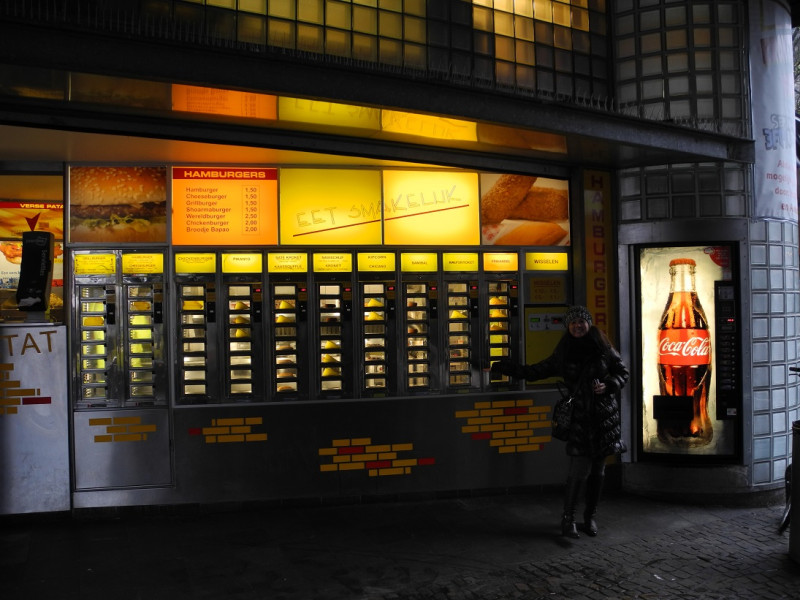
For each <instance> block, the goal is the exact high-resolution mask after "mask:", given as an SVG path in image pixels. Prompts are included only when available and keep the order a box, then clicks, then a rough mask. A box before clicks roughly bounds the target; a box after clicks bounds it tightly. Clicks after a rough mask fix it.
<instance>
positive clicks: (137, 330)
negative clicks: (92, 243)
mask: <svg viewBox="0 0 800 600" xmlns="http://www.w3.org/2000/svg"><path fill="white" fill-rule="evenodd" d="M163 260H164V257H163V253H161V252H124V253H121V252H120V251H107V250H98V251H76V252H74V253H73V254H72V272H73V275H74V289H75V296H74V299H73V304H74V306H73V310H72V320H73V327H74V329H73V331H75V332H76V335H75V338H74V339H75V342H74V344H73V354H74V356H75V357H76V361H75V364H76V365H78V369H77V370H76V371H75V373H76V381H75V383H74V385H73V396H74V397H73V406H74V407H76V408H93V407H123V406H153V405H165V404H166V402H167V393H166V392H167V390H166V364H165V359H166V353H165V347H164V333H165V331H164V328H165V323H164V310H163V308H164V306H163V305H164V263H163Z"/></svg>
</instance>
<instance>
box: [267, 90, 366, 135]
mask: <svg viewBox="0 0 800 600" xmlns="http://www.w3.org/2000/svg"><path fill="white" fill-rule="evenodd" d="M278 119H279V120H280V121H295V122H299V123H309V124H314V125H331V126H334V127H353V128H356V129H370V130H373V131H380V127H381V111H380V109H378V108H369V107H367V106H357V105H355V104H339V103H337V102H325V101H322V100H306V99H304V98H291V97H287V96H281V97H280V98H279V100H278Z"/></svg>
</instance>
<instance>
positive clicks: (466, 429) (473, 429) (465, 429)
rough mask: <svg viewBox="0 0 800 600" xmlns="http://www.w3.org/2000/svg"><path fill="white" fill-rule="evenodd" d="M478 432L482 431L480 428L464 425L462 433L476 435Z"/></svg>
mask: <svg viewBox="0 0 800 600" xmlns="http://www.w3.org/2000/svg"><path fill="white" fill-rule="evenodd" d="M476 431H480V427H478V426H477V425H464V426H463V427H462V428H461V433H475V432H476Z"/></svg>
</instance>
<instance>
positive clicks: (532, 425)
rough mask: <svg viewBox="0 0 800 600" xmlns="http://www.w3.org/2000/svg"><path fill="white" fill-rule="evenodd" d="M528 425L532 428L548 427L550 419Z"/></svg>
mask: <svg viewBox="0 0 800 600" xmlns="http://www.w3.org/2000/svg"><path fill="white" fill-rule="evenodd" d="M530 425H531V427H533V428H534V429H550V421H537V422H536V423H531V424H530Z"/></svg>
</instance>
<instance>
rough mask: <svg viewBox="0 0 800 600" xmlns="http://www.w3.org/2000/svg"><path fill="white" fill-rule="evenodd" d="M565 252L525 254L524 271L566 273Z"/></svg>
mask: <svg viewBox="0 0 800 600" xmlns="http://www.w3.org/2000/svg"><path fill="white" fill-rule="evenodd" d="M567 268H568V264H567V253H566V252H526V253H525V269H526V270H528V271H566V270H567Z"/></svg>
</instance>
